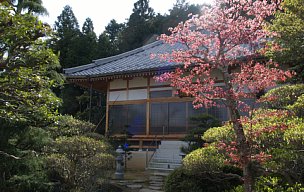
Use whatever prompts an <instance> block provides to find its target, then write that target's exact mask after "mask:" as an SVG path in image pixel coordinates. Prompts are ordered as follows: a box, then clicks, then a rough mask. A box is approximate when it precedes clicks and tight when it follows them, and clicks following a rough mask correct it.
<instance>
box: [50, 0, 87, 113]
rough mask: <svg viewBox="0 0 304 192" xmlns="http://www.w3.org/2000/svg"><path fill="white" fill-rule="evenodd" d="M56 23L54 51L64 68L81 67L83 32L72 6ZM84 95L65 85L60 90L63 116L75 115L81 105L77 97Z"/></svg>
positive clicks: (65, 10)
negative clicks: (80, 53) (81, 38)
mask: <svg viewBox="0 0 304 192" xmlns="http://www.w3.org/2000/svg"><path fill="white" fill-rule="evenodd" d="M57 19H58V20H57V21H56V22H55V30H56V39H55V44H54V47H53V48H54V50H55V52H57V53H58V54H59V60H60V64H61V66H62V68H69V67H75V66H79V65H81V64H84V63H80V61H81V59H80V55H79V50H80V48H81V47H82V45H81V44H80V36H81V32H80V30H79V25H78V21H77V19H76V17H75V15H74V13H73V10H72V8H71V7H70V6H68V5H67V6H65V7H64V9H63V11H62V13H61V14H60V15H59V16H58V17H57ZM82 94H83V90H81V89H80V88H78V87H75V86H74V85H70V84H65V86H64V88H62V89H61V90H60V93H59V95H60V98H61V99H62V101H63V102H62V106H61V108H60V112H61V113H62V114H71V115H75V114H76V113H77V111H78V110H79V104H78V101H77V100H76V97H77V96H80V95H82Z"/></svg>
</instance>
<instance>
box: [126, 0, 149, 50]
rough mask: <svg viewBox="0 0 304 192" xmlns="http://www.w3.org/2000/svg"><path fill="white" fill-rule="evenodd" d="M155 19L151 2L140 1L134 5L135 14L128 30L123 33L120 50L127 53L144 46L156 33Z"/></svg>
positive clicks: (131, 18) (146, 0) (130, 20)
mask: <svg viewBox="0 0 304 192" xmlns="http://www.w3.org/2000/svg"><path fill="white" fill-rule="evenodd" d="M154 18H155V13H154V10H153V9H152V8H151V7H150V6H149V0H138V1H137V2H136V3H134V8H133V13H132V14H131V15H130V17H129V20H128V22H127V26H126V29H125V30H123V32H122V33H121V44H120V50H121V51H122V52H125V51H129V50H132V49H135V48H138V47H140V46H142V45H143V44H144V42H145V41H147V40H148V39H149V37H151V36H152V35H153V34H154V33H155V31H154V28H153V24H154Z"/></svg>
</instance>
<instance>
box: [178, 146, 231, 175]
mask: <svg viewBox="0 0 304 192" xmlns="http://www.w3.org/2000/svg"><path fill="white" fill-rule="evenodd" d="M224 161H225V159H224V156H223V155H222V154H220V153H219V152H218V150H217V149H216V148H215V147H214V146H208V147H204V148H200V149H197V150H195V151H192V152H191V153H189V154H188V155H187V156H186V157H185V158H184V160H183V165H184V167H185V169H187V170H189V171H191V172H200V171H220V170H222V168H223V166H224Z"/></svg>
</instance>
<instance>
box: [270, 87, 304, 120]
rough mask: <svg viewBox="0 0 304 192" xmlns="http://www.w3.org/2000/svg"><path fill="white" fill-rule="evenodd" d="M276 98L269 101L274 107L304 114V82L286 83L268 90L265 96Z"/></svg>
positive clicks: (299, 114) (300, 114)
mask: <svg viewBox="0 0 304 192" xmlns="http://www.w3.org/2000/svg"><path fill="white" fill-rule="evenodd" d="M269 96H274V97H275V98H276V99H274V100H273V101H269V102H267V104H268V106H269V107H271V108H274V109H289V110H291V111H293V112H294V113H295V114H296V115H298V116H304V84H296V85H284V86H281V87H278V88H275V89H272V90H270V91H268V92H267V93H266V94H265V97H269Z"/></svg>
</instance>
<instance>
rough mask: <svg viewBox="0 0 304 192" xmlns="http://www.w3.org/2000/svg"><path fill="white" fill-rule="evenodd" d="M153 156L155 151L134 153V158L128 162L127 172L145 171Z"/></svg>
mask: <svg viewBox="0 0 304 192" xmlns="http://www.w3.org/2000/svg"><path fill="white" fill-rule="evenodd" d="M152 154H153V151H148V152H147V151H132V158H131V159H130V160H128V161H127V170H145V168H146V167H147V161H148V160H149V159H150V158H151V156H152Z"/></svg>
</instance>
